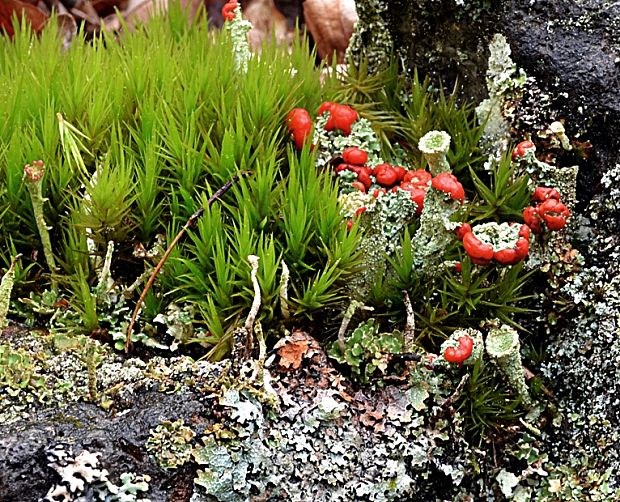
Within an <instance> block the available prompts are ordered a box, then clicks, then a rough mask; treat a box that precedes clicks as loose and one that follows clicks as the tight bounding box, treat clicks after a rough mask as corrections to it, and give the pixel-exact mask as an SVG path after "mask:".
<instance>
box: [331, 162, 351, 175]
mask: <svg viewBox="0 0 620 502" xmlns="http://www.w3.org/2000/svg"><path fill="white" fill-rule="evenodd" d="M352 167H353V166H351V165H349V164H347V163H346V162H343V163H342V164H338V165H337V166H336V167H335V168H334V172H335V173H336V174H338V173H339V172H341V171H353V169H351V168H352ZM353 172H355V171H353Z"/></svg>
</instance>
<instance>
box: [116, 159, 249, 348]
mask: <svg viewBox="0 0 620 502" xmlns="http://www.w3.org/2000/svg"><path fill="white" fill-rule="evenodd" d="M247 173H248V172H247V171H244V172H242V173H239V174H235V175H234V176H233V177H232V179H231V180H230V181H228V182H227V183H226V184H225V185H224V186H222V187H221V188H220V189H219V190H218V191H217V192H215V193H214V194H213V195H212V196H211V198H210V199H209V200H208V201H207V207H211V205H212V204H213V203H214V202H215V201H216V200H218V199H219V198H220V197H221V196H222V195H224V194H225V193H226V192H227V191H228V190H230V187H232V186H233V184H234V183H235V182H237V180H238V179H239V176H241V175H243V174H247ZM204 212H205V208H204V207H201V208H200V209H199V210H198V211H196V212H195V213H194V214H192V215H191V216H190V217H189V219H188V220H187V221H186V222H185V225H183V228H182V229H181V230H180V231H179V233H178V234H177V235H176V236H175V238H174V239H173V240H172V242H171V243H170V246H168V249H166V252H165V253H164V255H163V256H162V257H161V260H159V263H158V264H157V266H156V267H155V268H154V269H153V273H152V274H151V277H149V280H148V281H147V283H146V286H144V290H143V291H142V294H141V295H140V298H139V299H138V303H136V308H135V309H134V311H133V314H132V316H131V321H129V326H127V340H125V352H129V347H130V346H131V332H132V331H133V325H134V324H135V323H136V318H137V317H138V312H140V307H142V304H143V303H144V299H145V298H146V295H147V293H148V292H149V290H150V289H151V286H152V285H153V283H154V282H155V278H156V277H157V274H159V271H160V270H161V269H162V267H163V266H164V264H165V263H166V261H168V257H169V256H170V254H171V253H172V251H173V250H174V248H175V246H176V245H177V243H178V242H179V241H180V240H181V237H183V235H184V234H185V232H186V231H187V229H189V228H192V227H193V226H194V225H196V222H197V221H198V220H199V219H200V217H201V216H202V215H203V213H204Z"/></svg>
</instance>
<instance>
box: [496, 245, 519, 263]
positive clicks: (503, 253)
mask: <svg viewBox="0 0 620 502" xmlns="http://www.w3.org/2000/svg"><path fill="white" fill-rule="evenodd" d="M493 258H495V261H496V262H498V263H501V264H502V265H514V264H515V263H517V262H519V261H520V259H519V255H518V253H517V250H516V249H515V248H512V249H500V250H499V251H495V253H494V254H493Z"/></svg>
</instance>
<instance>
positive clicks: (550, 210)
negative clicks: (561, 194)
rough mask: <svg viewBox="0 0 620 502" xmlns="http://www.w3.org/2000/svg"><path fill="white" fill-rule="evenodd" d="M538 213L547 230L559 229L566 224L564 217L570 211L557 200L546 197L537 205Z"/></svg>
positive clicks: (567, 215) (568, 214)
mask: <svg viewBox="0 0 620 502" xmlns="http://www.w3.org/2000/svg"><path fill="white" fill-rule="evenodd" d="M538 214H539V215H540V217H541V218H542V219H543V220H545V223H546V225H547V228H548V229H549V230H560V229H562V228H564V225H566V218H568V217H569V216H570V211H569V210H568V208H567V207H566V206H565V205H564V204H563V203H562V202H560V201H559V200H556V199H547V200H546V201H545V202H543V203H542V204H541V205H540V206H538Z"/></svg>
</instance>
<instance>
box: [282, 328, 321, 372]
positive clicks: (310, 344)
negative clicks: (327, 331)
mask: <svg viewBox="0 0 620 502" xmlns="http://www.w3.org/2000/svg"><path fill="white" fill-rule="evenodd" d="M274 348H275V349H276V350H277V353H278V355H279V356H280V361H279V365H280V367H281V368H282V369H295V370H296V369H299V367H300V366H301V361H302V359H303V358H304V356H306V355H308V356H309V357H311V356H312V354H313V353H314V352H315V350H319V349H320V347H319V345H318V342H317V341H316V340H315V339H314V338H312V337H311V336H310V335H308V334H307V333H304V332H302V331H295V332H294V333H293V334H292V335H290V336H287V337H286V338H283V339H282V340H280V341H279V342H278V343H276V345H275V347H274ZM310 349H312V351H311V352H310V353H308V352H309V351H310Z"/></svg>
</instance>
